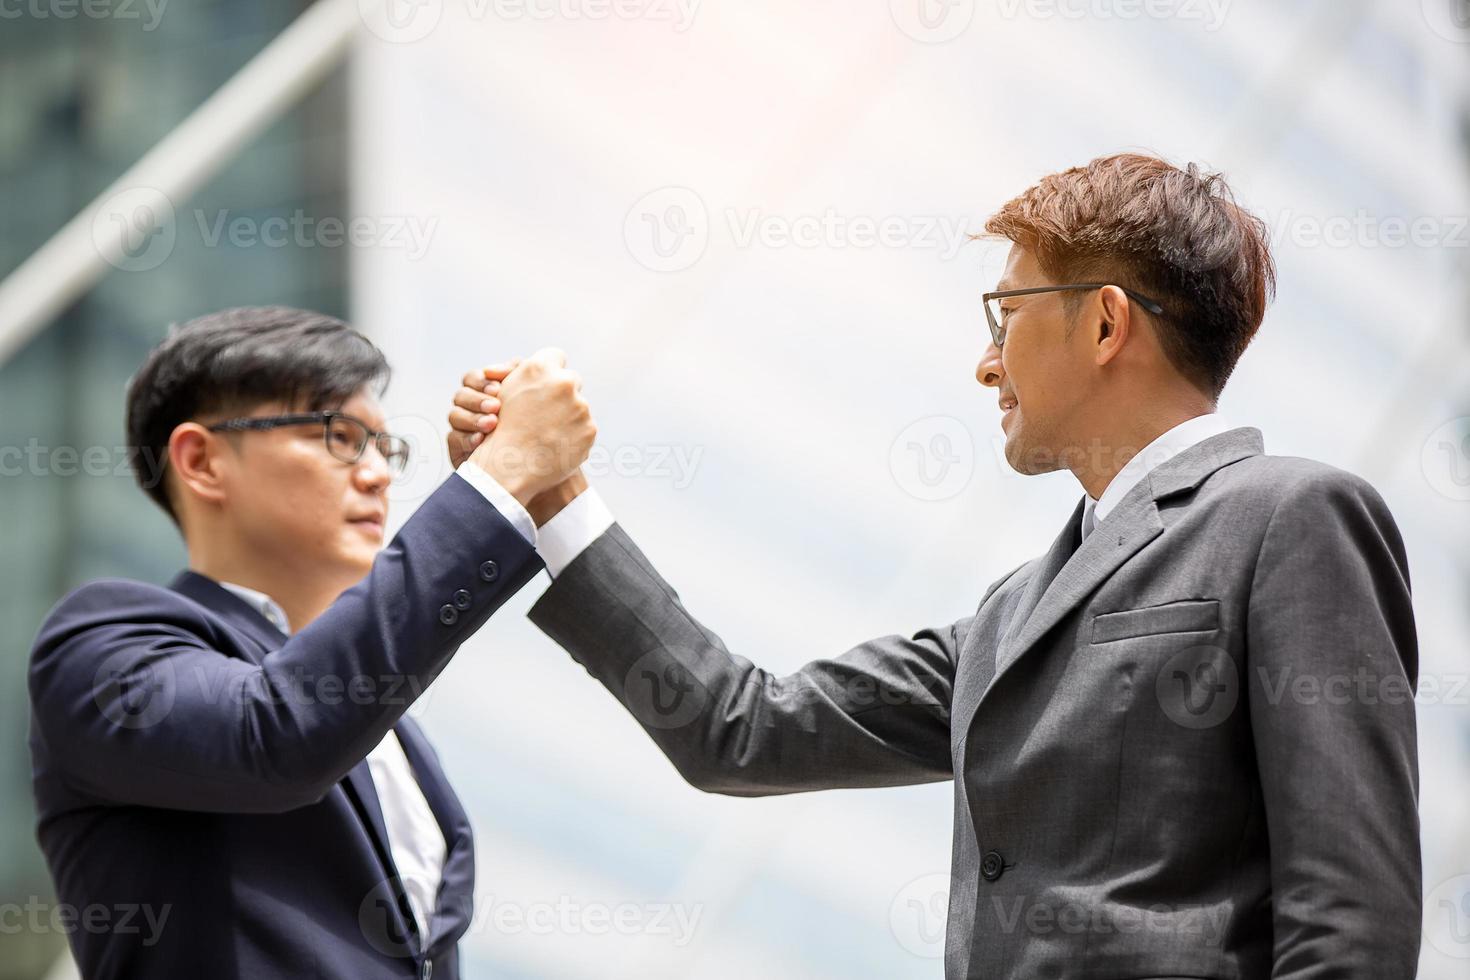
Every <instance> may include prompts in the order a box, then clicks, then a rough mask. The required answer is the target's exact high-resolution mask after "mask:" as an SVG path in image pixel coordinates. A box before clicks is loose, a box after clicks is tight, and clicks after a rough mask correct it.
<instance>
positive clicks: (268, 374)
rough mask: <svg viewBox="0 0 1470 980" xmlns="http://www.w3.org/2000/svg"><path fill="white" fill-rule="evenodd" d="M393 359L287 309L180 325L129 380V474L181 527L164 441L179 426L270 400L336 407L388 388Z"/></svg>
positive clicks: (333, 325) (328, 320) (320, 319)
mask: <svg viewBox="0 0 1470 980" xmlns="http://www.w3.org/2000/svg"><path fill="white" fill-rule="evenodd" d="M388 377H389V370H388V362H387V360H386V359H385V358H384V357H383V352H382V351H380V350H378V348H377V347H375V346H374V345H373V343H372V342H371V341H369V340H368V339H367V338H366V337H364V336H363V335H362V334H360V333H358V332H357V331H356V330H354V329H352V328H351V327H349V326H348V325H347V324H345V323H343V322H342V321H341V320H338V319H336V318H335V317H330V316H327V315H325V314H322V313H311V312H308V311H306V310H295V309H291V308H290V307H285V306H256V307H239V308H236V309H230V310H221V311H220V312H218V313H210V314H207V315H205V316H201V317H198V318H196V319H193V320H189V321H188V322H186V323H182V324H176V325H174V326H173V327H171V328H170V329H169V334H168V337H167V338H166V339H165V340H164V341H163V342H162V343H160V344H159V345H158V346H157V347H155V348H154V349H153V350H152V351H151V352H150V353H149V354H148V358H147V360H145V361H144V362H143V366H142V367H141V368H139V369H138V373H137V374H135V375H134V376H133V378H132V381H130V382H129V384H128V394H127V436H128V447H129V449H130V450H131V452H132V454H133V475H134V476H135V477H136V479H137V480H138V484H139V486H141V487H142V488H143V491H144V492H145V493H147V494H148V496H150V497H152V498H153V500H154V502H155V503H157V504H158V506H160V507H162V508H163V509H164V511H165V512H167V514H168V515H169V517H171V518H173V521H174V523H175V524H178V523H179V515H178V514H177V513H176V512H175V511H174V507H173V502H172V501H171V500H170V499H169V495H168V490H167V486H166V483H167V481H166V480H165V474H166V472H167V469H168V440H169V437H170V436H171V435H172V434H173V431H174V429H175V428H176V427H177V426H178V425H179V424H180V423H182V422H187V421H190V420H191V419H195V418H198V417H199V416H204V415H210V414H214V413H220V412H228V413H237V412H248V411H250V410H251V409H253V408H255V407H257V406H259V405H262V404H267V403H271V402H280V403H283V404H286V405H289V406H291V407H292V409H293V410H296V411H323V410H326V409H331V408H336V407H338V406H340V405H341V404H342V403H343V402H345V401H347V400H348V399H350V398H352V397H353V396H354V395H356V394H358V393H360V392H362V391H364V390H367V391H370V392H372V393H374V394H379V395H380V394H381V393H382V391H383V389H385V388H386V387H387V385H388Z"/></svg>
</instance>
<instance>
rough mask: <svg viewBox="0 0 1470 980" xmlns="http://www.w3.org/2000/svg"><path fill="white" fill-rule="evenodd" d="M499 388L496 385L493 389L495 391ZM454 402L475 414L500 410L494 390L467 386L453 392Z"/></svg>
mask: <svg viewBox="0 0 1470 980" xmlns="http://www.w3.org/2000/svg"><path fill="white" fill-rule="evenodd" d="M493 383H494V382H492V384H493ZM499 390H500V389H499V388H498V387H497V388H496V389H495V391H496V392H498V391H499ZM454 404H455V406H456V407H458V408H462V409H464V410H465V411H466V412H474V413H475V414H477V415H494V414H495V413H497V412H499V411H500V399H499V398H496V397H495V392H480V391H476V390H475V389H474V388H468V387H466V388H461V389H459V390H458V391H456V392H455V393H454Z"/></svg>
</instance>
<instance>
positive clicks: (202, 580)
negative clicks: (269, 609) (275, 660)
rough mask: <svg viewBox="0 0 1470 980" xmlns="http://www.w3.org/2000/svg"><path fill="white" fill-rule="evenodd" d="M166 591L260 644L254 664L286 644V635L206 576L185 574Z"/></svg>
mask: <svg viewBox="0 0 1470 980" xmlns="http://www.w3.org/2000/svg"><path fill="white" fill-rule="evenodd" d="M168 587H169V588H170V589H172V590H173V591H175V592H177V593H179V594H180V595H184V596H188V597H189V598H190V599H193V600H194V601H195V602H197V603H199V604H200V605H201V606H203V607H205V608H206V609H208V610H209V611H210V612H212V613H214V614H215V615H216V616H219V617H220V618H221V619H223V620H225V621H226V622H228V623H229V624H230V625H231V626H233V627H234V628H235V629H237V630H239V631H240V632H242V633H244V634H245V635H246V636H248V637H250V639H252V640H254V641H255V642H256V643H257V644H259V645H260V650H259V651H258V655H257V656H255V657H253V658H252V662H253V663H257V664H258V663H260V661H261V658H262V657H264V656H265V655H266V654H267V653H270V652H271V651H272V650H279V649H280V648H281V647H282V646H283V645H284V644H285V642H286V634H285V633H282V632H281V631H280V630H278V629H276V627H275V625H274V624H272V623H271V621H270V620H268V619H266V618H265V617H264V616H262V615H261V614H260V611H259V610H257V609H256V608H255V607H254V606H252V605H250V603H248V602H246V601H245V600H244V599H242V598H240V597H239V596H237V595H235V593H233V592H231V591H230V590H229V589H227V588H225V587H224V586H223V585H220V584H219V583H218V582H216V581H215V580H214V579H212V578H209V577H208V576H207V575H200V574H199V573H198V572H194V571H188V570H185V571H182V572H180V573H179V574H178V575H176V576H174V580H173V581H172V582H170V583H169V584H168Z"/></svg>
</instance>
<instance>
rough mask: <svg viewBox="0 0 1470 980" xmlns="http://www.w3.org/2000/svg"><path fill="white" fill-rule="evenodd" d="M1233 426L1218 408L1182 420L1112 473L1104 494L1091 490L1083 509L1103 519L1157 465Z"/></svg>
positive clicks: (1094, 517) (1100, 519) (1094, 519)
mask: <svg viewBox="0 0 1470 980" xmlns="http://www.w3.org/2000/svg"><path fill="white" fill-rule="evenodd" d="M1231 428H1232V426H1231V425H1230V423H1228V422H1226V421H1225V419H1224V418H1223V417H1222V416H1221V415H1220V413H1219V412H1208V413H1206V414H1204V415H1197V416H1195V417H1194V418H1192V419H1186V420H1185V421H1183V422H1180V423H1179V424H1178V425H1176V426H1174V428H1172V429H1169V430H1168V431H1166V432H1164V433H1162V434H1161V435H1160V436H1159V437H1158V438H1156V439H1154V441H1153V442H1151V443H1149V444H1148V445H1147V446H1144V447H1143V449H1141V450H1139V452H1138V455H1136V456H1134V457H1133V458H1132V459H1130V460H1129V461H1128V462H1127V463H1125V464H1124V465H1123V468H1122V469H1121V470H1119V471H1118V475H1117V476H1115V477H1113V480H1112V482H1111V483H1109V484H1108V485H1107V488H1106V489H1105V490H1103V493H1102V496H1101V497H1099V498H1098V499H1097V500H1093V499H1092V496H1091V495H1090V494H1089V495H1088V496H1087V499H1086V500H1085V501H1084V503H1083V508H1084V510H1085V511H1091V512H1092V519H1093V522H1094V523H1097V522H1100V521H1102V520H1103V519H1104V518H1106V517H1107V516H1108V514H1110V513H1112V510H1113V508H1114V507H1116V506H1118V504H1119V503H1120V502H1121V501H1122V500H1123V498H1124V497H1126V496H1127V495H1128V491H1129V490H1132V489H1133V488H1134V487H1135V486H1136V485H1137V484H1138V482H1139V481H1140V480H1142V479H1143V478H1144V477H1145V476H1147V475H1148V472H1149V471H1150V470H1152V469H1153V468H1154V467H1156V466H1158V465H1160V464H1162V463H1164V462H1166V461H1168V460H1170V459H1173V458H1174V457H1175V456H1178V455H1179V454H1180V453H1182V452H1184V450H1186V449H1188V448H1189V447H1190V446H1193V445H1196V444H1198V443H1201V442H1203V441H1205V440H1206V439H1208V438H1210V437H1211V436H1217V435H1219V434H1220V433H1222V432H1227V431H1229V430H1230V429H1231ZM1085 519H1086V516H1085V514H1084V520H1085Z"/></svg>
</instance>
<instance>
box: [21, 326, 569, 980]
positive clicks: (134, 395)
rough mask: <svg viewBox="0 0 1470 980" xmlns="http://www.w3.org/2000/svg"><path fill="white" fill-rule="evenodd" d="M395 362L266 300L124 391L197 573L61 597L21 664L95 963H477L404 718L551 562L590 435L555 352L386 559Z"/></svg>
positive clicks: (434, 805)
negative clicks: (539, 515) (389, 409)
mask: <svg viewBox="0 0 1470 980" xmlns="http://www.w3.org/2000/svg"><path fill="white" fill-rule="evenodd" d="M387 374H388V369H387V365H386V363H385V362H384V359H383V356H382V354H381V352H379V351H378V350H377V348H375V347H374V346H373V345H372V344H371V343H370V342H369V341H367V340H366V339H365V338H364V337H363V336H362V335H360V334H358V333H356V332H355V331H353V330H352V329H351V328H349V327H348V326H347V325H346V324H344V323H342V322H340V321H338V320H334V319H332V318H330V317H326V316H322V315H320V314H314V313H306V312H302V311H299V310H290V309H285V308H258V309H238V310H228V311H225V312H222V313H216V314H212V315H209V316H206V317H201V318H199V319H197V320H194V321H190V322H189V323H186V324H184V325H183V326H181V327H179V328H177V329H175V330H174V331H173V332H172V333H171V334H170V336H169V338H168V339H167V340H166V341H164V343H162V344H161V345H160V346H159V347H158V348H156V349H155V350H154V351H153V352H152V353H151V354H150V356H149V358H148V360H147V362H146V363H145V364H144V365H143V367H142V369H141V370H140V371H139V372H138V374H137V375H136V376H135V377H134V379H133V382H132V384H131V386H130V389H129V393H128V436H129V443H130V445H131V446H132V447H134V450H135V453H136V455H137V458H138V460H139V461H140V462H141V463H142V464H143V465H139V466H137V467H136V470H137V473H138V475H139V481H140V483H142V485H143V487H144V489H145V490H146V491H147V492H148V493H149V494H150V496H152V498H153V499H154V500H155V501H156V502H157V503H158V504H159V505H160V506H162V507H163V508H164V509H165V510H166V511H167V512H168V514H169V515H170V517H172V518H173V520H174V521H175V523H176V524H177V525H178V527H179V529H180V531H181V532H182V534H183V537H184V541H185V544H186V545H187V548H188V555H189V567H188V570H186V571H184V572H182V573H181V574H179V576H178V577H177V578H175V579H174V580H173V582H172V583H171V584H170V585H169V586H168V587H167V588H163V587H160V586H156V585H150V584H146V583H143V582H136V581H125V580H105V581H99V582H93V583H90V584H87V585H85V586H83V587H81V588H79V589H77V590H76V591H74V592H72V593H71V594H70V595H68V596H66V597H65V598H64V599H63V600H62V601H61V603H60V604H59V605H58V606H57V607H56V608H55V609H54V610H53V611H52V612H51V614H50V616H49V617H48V618H47V620H46V622H45V623H44V624H43V626H42V627H41V630H40V633H39V635H38V637H37V639H36V643H35V648H34V650H33V653H32V659H31V668H30V696H31V707H32V725H31V753H32V759H33V764H34V788H35V795H36V804H37V810H38V813H39V825H38V836H39V839H40V843H41V847H42V850H43V851H44V852H45V854H46V860H47V862H48V864H49V866H50V870H51V874H52V876H53V878H54V880H55V883H56V888H57V892H58V896H59V900H60V902H61V903H63V905H64V906H70V907H75V908H76V909H78V910H79V912H80V916H79V919H78V922H77V923H76V928H74V929H72V930H71V931H70V940H71V946H72V951H73V953H74V954H75V956H76V959H77V961H78V964H79V965H80V967H81V970H82V973H83V975H84V976H86V977H89V978H103V977H210V978H245V977H260V978H266V977H270V978H275V977H284V976H311V977H341V978H344V980H346V978H351V980H363V978H376V977H382V978H388V977H415V976H416V977H422V978H428V977H430V976H434V977H440V978H444V977H450V978H452V977H456V976H457V975H458V972H459V971H458V955H457V945H456V944H457V943H458V941H459V938H460V936H461V935H463V934H464V932H465V930H466V929H467V928H468V926H469V923H470V919H471V899H472V892H473V886H474V853H473V847H472V841H471V836H470V825H469V821H468V819H467V818H466V816H465V813H464V810H463V809H462V808H461V806H460V804H459V801H458V799H457V798H456V797H455V794H454V791H453V790H452V789H451V788H450V786H449V783H448V781H447V780H446V778H445V775H444V772H443V771H442V769H441V768H440V766H439V764H438V762H437V760H436V758H435V755H434V752H433V750H432V749H431V748H430V747H429V744H428V742H427V741H426V740H425V739H424V736H423V733H422V732H421V731H420V730H419V728H418V726H417V725H415V724H414V723H413V722H412V721H411V720H410V719H408V718H406V717H404V712H405V711H406V710H407V708H408V706H409V705H410V704H411V703H412V702H413V700H414V698H415V697H416V696H417V695H419V694H420V693H422V692H423V690H424V688H425V687H426V686H427V685H428V684H430V683H431V682H432V681H433V680H434V678H435V677H436V676H437V675H438V674H439V672H440V671H441V670H442V669H443V668H444V666H445V664H446V663H447V662H448V661H449V658H450V657H451V656H453V655H454V652H455V650H456V649H457V648H458V647H459V645H460V644H461V643H463V642H464V640H465V639H466V638H467V637H469V636H470V634H472V633H474V632H475V631H476V630H477V629H479V628H480V626H481V625H482V624H483V623H484V622H485V620H486V619H487V618H488V617H489V616H490V614H491V613H492V612H493V611H494V610H495V609H496V608H497V607H498V606H499V605H500V604H501V603H502V602H504V601H505V599H506V598H508V597H509V596H510V595H511V594H513V593H514V592H516V591H517V590H518V589H519V588H520V587H521V586H522V585H524V584H525V583H526V582H527V581H528V580H530V579H531V578H532V577H533V576H535V575H536V574H537V572H539V571H540V570H541V568H542V567H543V563H542V561H541V558H540V557H539V556H538V555H537V553H536V550H535V543H536V528H535V524H534V520H533V518H532V517H531V513H532V512H534V511H535V510H536V509H537V505H536V502H535V498H536V497H537V495H538V494H539V493H541V492H542V491H544V490H546V489H547V488H548V487H551V486H553V485H555V484H557V483H559V482H560V481H561V480H562V479H563V478H564V477H566V476H567V475H568V474H570V473H571V472H572V471H573V470H575V469H576V468H577V467H578V466H579V465H580V464H581V463H582V461H583V460H584V459H585V458H586V456H587V453H588V451H589V449H590V448H591V445H592V441H593V438H594V437H595V433H596V430H595V427H594V426H593V424H592V421H591V418H590V415H589V412H588V407H587V404H586V402H585V401H584V400H583V399H582V397H581V394H580V379H579V378H578V376H577V375H576V374H575V373H574V372H572V371H570V370H568V369H567V368H566V366H565V358H564V357H563V356H562V355H561V354H560V352H557V351H552V350H548V351H543V352H540V353H538V354H536V355H534V356H533V357H531V358H529V359H528V360H527V361H526V362H525V363H523V364H519V365H518V366H516V367H515V368H514V370H510V369H509V367H507V369H503V370H500V371H498V372H492V376H494V377H497V378H499V379H500V383H499V384H496V385H491V386H489V388H490V390H488V391H487V392H486V393H485V402H484V404H483V405H482V406H481V407H482V408H485V409H486V411H487V412H488V413H489V414H492V415H494V416H495V418H494V419H493V420H492V421H487V422H485V423H483V424H482V429H483V430H484V434H481V435H480V436H479V437H478V438H476V439H475V440H474V442H475V448H474V452H473V454H472V456H471V458H470V459H468V460H467V461H465V462H464V463H463V464H462V465H461V466H460V467H459V469H458V470H457V471H456V472H455V474H453V475H451V476H450V477H449V479H448V480H447V481H446V482H445V483H444V484H443V485H442V486H440V487H439V488H438V489H437V490H435V491H434V493H433V494H431V495H430V496H429V497H428V498H427V499H426V500H425V501H424V502H423V504H422V505H421V506H420V507H419V509H418V511H417V512H416V513H415V514H414V515H413V517H412V518H410V519H409V521H408V522H407V523H406V524H405V525H404V526H403V528H402V530H401V531H400V532H399V534H398V535H397V536H396V537H395V538H394V539H393V540H392V541H391V542H390V543H389V544H388V545H387V546H386V547H384V546H383V529H384V526H385V520H386V517H387V508H388V499H387V488H388V485H389V482H390V480H391V479H392V477H393V475H394V474H395V472H398V471H401V470H402V468H403V467H404V465H405V463H406V460H407V452H408V448H407V444H406V443H405V442H404V441H403V440H401V439H399V438H397V437H394V436H392V435H390V434H388V433H386V432H383V431H382V430H383V429H384V422H383V417H382V411H381V409H380V407H379V405H378V402H377V398H376V396H377V395H378V394H381V390H382V387H383V385H384V384H386V379H387ZM491 430H493V434H490V433H491ZM155 461H156V462H157V465H152V464H153V463H154V462H155ZM528 508H529V509H528ZM98 909H101V910H105V911H106V913H107V914H106V916H105V917H104V916H102V915H101V914H100V913H97V914H94V915H93V916H92V918H91V919H90V921H89V920H88V918H87V913H88V910H98ZM104 918H105V921H104Z"/></svg>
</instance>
